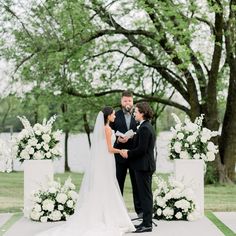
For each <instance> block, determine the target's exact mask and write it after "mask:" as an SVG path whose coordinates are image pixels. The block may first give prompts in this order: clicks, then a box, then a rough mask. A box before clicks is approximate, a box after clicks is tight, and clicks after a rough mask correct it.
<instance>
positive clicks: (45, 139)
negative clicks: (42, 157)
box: [42, 134, 51, 143]
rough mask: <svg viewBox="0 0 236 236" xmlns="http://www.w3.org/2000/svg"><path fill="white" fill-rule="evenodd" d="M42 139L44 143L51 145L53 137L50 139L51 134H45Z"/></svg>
mask: <svg viewBox="0 0 236 236" xmlns="http://www.w3.org/2000/svg"><path fill="white" fill-rule="evenodd" d="M42 139H43V141H44V142H45V143H49V142H50V140H51V137H50V135H49V134H43V135H42Z"/></svg>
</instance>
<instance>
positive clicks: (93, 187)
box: [37, 134, 135, 236]
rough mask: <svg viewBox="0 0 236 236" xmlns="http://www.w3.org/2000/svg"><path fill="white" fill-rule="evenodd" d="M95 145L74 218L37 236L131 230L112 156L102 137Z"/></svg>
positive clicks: (104, 234) (104, 235) (83, 235)
mask: <svg viewBox="0 0 236 236" xmlns="http://www.w3.org/2000/svg"><path fill="white" fill-rule="evenodd" d="M112 136H114V134H113V135H112ZM112 139H114V138H113V137H112ZM96 145H97V148H95V149H93V151H94V150H95V151H96V153H94V152H92V153H91V155H96V158H94V156H92V157H91V159H93V160H92V161H91V163H90V165H89V170H87V171H86V173H85V174H84V177H83V181H82V184H81V188H80V193H79V200H78V203H77V206H76V210H75V213H74V215H72V216H71V217H70V218H69V219H68V220H67V221H66V222H65V224H62V225H60V226H57V227H54V228H51V229H49V230H47V231H43V232H41V233H39V234H37V236H67V235H68V236H75V235H76V236H95V235H96V236H111V235H112V236H121V235H123V234H124V233H125V232H131V231H134V230H135V228H134V226H133V224H132V222H131V219H130V217H129V215H128V212H127V209H126V207H125V204H124V200H123V197H122V195H121V192H120V189H119V186H118V182H117V179H116V175H115V159H114V155H113V154H111V153H109V152H108V150H107V145H106V140H105V137H104V138H102V139H100V140H99V141H97V143H96Z"/></svg>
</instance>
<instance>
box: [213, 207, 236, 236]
mask: <svg viewBox="0 0 236 236" xmlns="http://www.w3.org/2000/svg"><path fill="white" fill-rule="evenodd" d="M214 215H215V216H216V217H217V218H218V219H219V220H220V221H222V222H223V223H224V224H225V225H226V226H227V227H228V228H230V229H231V230H232V231H233V232H234V233H235V235H236V212H214Z"/></svg>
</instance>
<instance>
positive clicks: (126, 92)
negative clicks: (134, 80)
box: [121, 90, 133, 97]
mask: <svg viewBox="0 0 236 236" xmlns="http://www.w3.org/2000/svg"><path fill="white" fill-rule="evenodd" d="M121 96H122V97H133V93H132V92H131V91H130V90H125V91H123V92H122V95H121Z"/></svg>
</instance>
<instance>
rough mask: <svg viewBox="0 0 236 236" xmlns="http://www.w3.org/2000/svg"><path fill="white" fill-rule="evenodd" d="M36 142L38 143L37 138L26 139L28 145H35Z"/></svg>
mask: <svg viewBox="0 0 236 236" xmlns="http://www.w3.org/2000/svg"><path fill="white" fill-rule="evenodd" d="M37 143H38V140H37V139H36V138H31V139H29V141H28V144H29V145H30V146H36V145H37Z"/></svg>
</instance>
